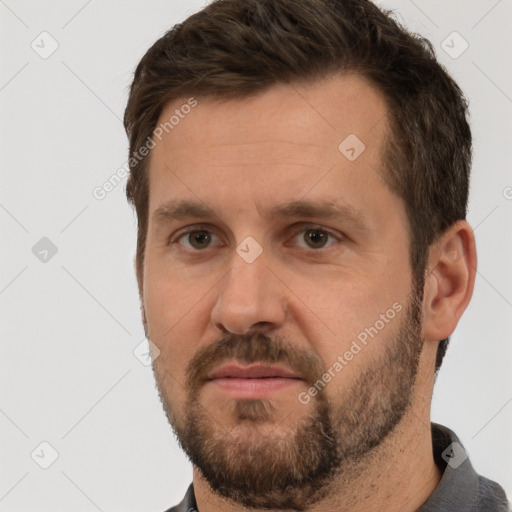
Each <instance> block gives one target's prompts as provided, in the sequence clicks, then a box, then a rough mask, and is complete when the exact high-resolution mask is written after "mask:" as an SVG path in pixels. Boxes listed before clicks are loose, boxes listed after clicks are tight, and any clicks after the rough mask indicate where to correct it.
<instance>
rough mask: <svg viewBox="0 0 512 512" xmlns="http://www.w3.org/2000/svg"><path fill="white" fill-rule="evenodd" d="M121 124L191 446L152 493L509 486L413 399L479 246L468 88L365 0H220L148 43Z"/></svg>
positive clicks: (296, 506)
mask: <svg viewBox="0 0 512 512" xmlns="http://www.w3.org/2000/svg"><path fill="white" fill-rule="evenodd" d="M125 126H126V129H127V133H128V134H129V138H130V156H131V159H130V177H129V181H128V185H127V195H128V198H129V200H130V201H131V202H132V203H133V204H134V205H135V208H136V211H137V216H138V229H139V231H138V242H137V255H136V271H137V278H138V284H139V291H140V298H141V309H142V314H143V322H144V328H145V331H146V335H147V337H148V339H149V340H150V341H151V347H152V350H153V354H154V361H153V370H154V373H155V378H156V382H157V386H158V390H159V393H160V397H161V400H162V403H163V406H164V409H165V412H166V414H167V417H168V419H169V422H170V424H171V426H172V428H173V429H174V431H175V433H176V435H177V437H178V440H179V442H180V444H181V446H182V447H183V449H184V451H185V452H186V453H187V455H188V457H189V458H190V460H191V462H192V464H193V467H194V470H193V471H194V472H193V484H192V485H191V486H190V488H189V490H188V492H187V494H186V496H185V498H184V500H183V501H182V503H181V504H180V505H178V506H177V507H174V508H171V509H170V511H188V510H198V511H199V512H212V511H223V512H231V511H244V510H290V511H291V510H297V511H324V510H326V511H327V510H329V511H332V510H336V511H362V510H364V511H368V510H379V511H397V510H400V511H415V510H421V511H422V512H425V511H441V510H442V511H466V510H467V511H469V510H471V511H491V510H492V511H505V510H507V509H508V508H507V507H508V506H507V500H506V497H505V494H504V492H503V489H502V488H501V487H500V486H499V485H498V484H496V483H494V482H491V481H490V480H488V479H485V478H483V477H481V476H478V475H477V474H476V473H475V471H474V469H473V468H472V466H471V463H470V461H469V459H468V458H467V454H466V453H465V451H464V448H463V447H462V445H461V443H460V442H459V440H458V438H457V437H456V435H455V434H454V433H453V432H452V431H451V430H449V429H447V428H446V427H443V426H441V425H437V424H432V423H431V421H430V403H431V398H432V390H433V386H434V380H435V375H436V372H437V370H438V369H439V367H440V365H441V362H442V359H443V356H444V353H445V350H446V346H447V343H448V338H449V336H450V335H451V334H452V332H453V331H454V329H455V327H456V325H457V322H458V320H459V318H460V317H461V315H462V313H463V311H464V310H465V308H466V307H467V305H468V303H469V301H470V299H471V295H472V292H473V285H474V279H475V272H476V251H475V239H474V236H473V232H472V229H471V227H470V226H469V224H468V223H467V222H466V220H465V218H466V207H467V195H468V182H469V170H470V160H471V134H470V129H469V126H468V123H467V120H466V103H465V100H464V98H463V95H462V93H461V91H460V89H459V88H458V86H457V85H456V84H455V83H454V82H453V80H452V79H451V78H450V77H449V76H448V75H447V73H446V72H445V70H444V69H443V68H442V67H441V66H440V65H439V64H438V63H437V62H436V60H435V57H434V55H433V52H432V50H431V48H430V46H429V45H428V43H427V42H426V41H424V40H422V39H420V38H418V37H417V36H413V35H411V34H409V33H407V32H406V31H405V30H404V29H403V28H402V27H400V26H398V25H397V24H396V22H395V21H393V19H392V18H390V17H389V16H388V14H386V13H383V12H381V11H380V10H379V9H378V8H377V7H376V6H375V5H373V4H372V3H370V2H369V1H365V0H357V1H356V0H347V1H341V0H279V1H276V0H243V1H242V0H220V1H216V2H213V3H212V4H210V5H209V6H207V7H206V8H204V9H203V10H202V11H201V12H199V13H196V14H194V15H192V16H190V17H189V18H188V19H187V20H186V21H185V22H183V23H182V24H180V25H177V26H176V27H174V28H173V29H172V30H171V31H170V32H168V33H167V34H166V35H164V36H163V37H162V38H161V39H160V40H159V41H157V42H156V43H155V45H153V47H152V48H150V49H149V50H148V52H147V53H146V55H145V56H144V58H143V59H142V61H141V62H140V64H139V66H138V67H137V70H136V72H135V77H134V81H133V84H132V88H131V92H130V98H129V102H128V106H127V109H126V113H125ZM156 349H158V351H157V350H156ZM157 353H158V354H159V355H158V357H157Z"/></svg>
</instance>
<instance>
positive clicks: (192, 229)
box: [169, 224, 220, 252]
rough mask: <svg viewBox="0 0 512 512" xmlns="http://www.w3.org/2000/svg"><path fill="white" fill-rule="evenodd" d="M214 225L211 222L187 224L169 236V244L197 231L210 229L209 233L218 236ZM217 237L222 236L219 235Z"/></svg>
mask: <svg viewBox="0 0 512 512" xmlns="http://www.w3.org/2000/svg"><path fill="white" fill-rule="evenodd" d="M213 227H214V226H212V225H211V224H193V225H190V226H186V227H184V228H183V229H180V230H178V231H177V232H176V233H173V234H172V235H171V236H170V237H169V244H172V243H176V242H178V241H179V240H181V238H183V237H184V236H185V235H188V234H190V233H194V232H195V231H208V233H211V234H212V235H214V236H217V235H216V234H215V233H214V231H213V230H212V228H213ZM217 238H220V237H219V236H217ZM197 252H200V251H197Z"/></svg>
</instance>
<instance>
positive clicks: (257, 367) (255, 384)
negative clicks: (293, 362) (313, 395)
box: [207, 363, 302, 400]
mask: <svg viewBox="0 0 512 512" xmlns="http://www.w3.org/2000/svg"><path fill="white" fill-rule="evenodd" d="M298 383H302V379H301V378H300V377H299V376H298V375H296V374H295V373H293V372H292V371H291V370H287V369H286V368H281V367H279V366H272V365H264V364H259V363H258V364H252V365H249V366H241V365H239V364H234V363H230V364H225V365H222V366H220V367H219V368H216V369H215V370H214V371H212V372H211V373H210V374H209V375H208V377H207V384H210V385H213V386H215V388H216V389H217V390H219V391H221V392H222V393H224V394H227V395H228V396H230V397H232V398H239V399H240V398H245V399H253V400H255V399H263V398H268V397H269V396H270V395H273V394H275V393H277V392H278V391H281V390H285V389H287V388H289V387H290V386H296V385H297V384H298Z"/></svg>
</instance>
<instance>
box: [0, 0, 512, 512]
mask: <svg viewBox="0 0 512 512" xmlns="http://www.w3.org/2000/svg"><path fill="white" fill-rule="evenodd" d="M380 3H381V4H382V5H385V6H387V7H393V8H396V13H397V14H396V15H397V17H399V18H400V20H401V21H402V22H403V23H404V24H406V25H407V26H409V27H410V28H411V29H412V30H414V31H416V32H420V33H422V34H423V35H425V36H427V37H428V38H429V39H430V40H431V41H432V43H433V44H434V46H435V48H436V51H437V53H438V55H439V58H440V60H441V62H442V63H443V64H445V65H446V66H447V67H448V69H449V70H450V72H451V73H452V74H453V75H454V77H455V78H456V80H457V81H458V82H459V84H460V85H461V87H462V88H463V90H464V91H465V93H466V94H467V96H468V98H469V100H470V109H471V116H472V128H473V133H474V166H473V177H472V188H471V200H470V211H469V217H468V220H469V221H470V223H471V224H472V226H473V228H474V229H475V235H476V239H477V244H478V256H479V269H478V275H477V279H476V286H475V292H474V296H473V300H472V302H471V304H470V306H469V308H468V310H467V311H466V313H465V314H464V316H463V318H462V320H461V322H460V324H459V326H458V328H457V330H456V332H455V334H454V336H453V338H452V341H451V344H450V348H449V351H448V354H447V356H446V359H445V362H444V365H443V368H442V370H441V373H440V376H439V379H438V382H437V384H436V387H435V392H434V402H433V413H432V419H433V420H434V421H438V422H440V423H443V424H445V425H447V426H448V427H450V428H452V429H453V430H455V432H456V433H457V434H458V435H459V437H460V438H461V440H462V442H463V443H464V445H465V447H466V449H467V450H468V452H469V455H470V457H471V460H472V462H473V465H474V466H475V468H476V469H477V471H479V472H480V473H481V474H483V475H485V476H487V477H489V478H492V479H495V480H496V481H498V482H499V483H501V484H502V485H503V486H504V487H505V489H506V491H507V493H508V495H509V496H512V471H511V467H510V461H511V459H512V440H511V437H510V433H511V425H512V403H511V402H512V379H511V377H510V365H511V360H512V348H511V343H510V341H511V340H512V321H511V319H512V314H511V313H512V276H511V262H512V236H511V234H512V230H511V224H512V199H511V198H512V174H511V171H510V161H511V141H510V132H511V130H510V128H511V119H512V116H511V114H512V99H511V96H512V76H511V71H510V69H511V68H510V65H509V64H510V62H511V61H512V44H511V43H512V36H511V30H510V27H511V22H512V2H511V1H510V0H501V1H496V0H492V1H491V0H478V1H477V0H472V1H468V0H459V1H455V0H450V2H446V1H444V0H443V1H441V0H436V1H433V0H428V1H427V0H415V1H412V0H401V1H399V0H395V1H386V2H380ZM203 4H204V2H202V1H197V0H187V1H186V2H185V1H181V0H180V1H164V0H150V1H144V2H143V1H138V2H135V1H126V0H125V1H121V0H110V1H108V2H105V1H100V0H89V1H85V0H70V1H67V2H64V1H62V2H57V1H53V2H51V1H43V0H30V1H29V0H0V20H1V21H0V23H1V28H0V38H1V46H0V48H1V50H0V55H1V66H0V101H1V128H0V130H1V131H0V137H1V148H2V153H1V164H2V165H1V172H2V176H1V187H0V226H1V234H2V249H1V251H0V254H1V262H0V269H1V271H0V303H1V308H2V309H1V311H2V313H1V320H0V328H1V353H0V432H1V435H0V449H1V452H0V461H1V462H0V511H9V512H21V511H25V512H28V511H31V512H35V511H43V510H72V511H73V512H93V511H95V510H100V511H104V512H107V511H112V512H114V511H125V512H127V511H142V510H146V511H155V512H161V511H163V510H164V509H166V508H167V507H169V506H171V505H172V504H174V503H176V502H178V501H180V500H181V498H182V496H183V494H184V492H185V490H186V488H187V486H188V484H189V483H190V481H191V475H192V473H191V468H190V465H189V463H188V462H187V461H186V459H185V457H184V455H183V454H182V453H181V451H180V450H179V448H178V447H177V444H176V442H175V440H174V438H173V436H172V433H171V430H170V427H169V426H168V424H167V420H166V418H165V416H164V414H163V412H162V409H161V405H160V402H159V400H158V395H157V392H156V390H155V387H154V381H153V376H152V373H151V367H150V366H146V365H144V364H143V362H144V361H145V362H146V363H147V360H144V357H143V356H140V354H143V353H144V332H143V329H142V325H141V321H140V314H139V304H138V295H137V288H136V281H135V276H134V272H133V257H134V253H135V240H136V230H135V217H134V215H133V213H132V211H131V209H130V208H129V207H128V205H127V203H126V200H125V196H124V182H123V183H121V184H120V185H118V186H117V187H116V188H115V189H114V190H112V191H111V192H110V193H108V194H107V195H106V197H105V198H104V199H103V200H98V199H96V198H95V197H94V195H93V191H94V189H95V187H98V186H101V185H102V184H103V183H104V182H105V181H106V180H108V179H109V177H110V176H111V175H113V174H115V173H116V171H117V170H118V169H119V168H120V167H122V166H123V165H124V164H125V162H126V159H127V141H126V137H125V134H124V131H123V127H122V122H121V119H122V115H123V111H124V107H125V104H126V99H127V87H128V86H129V84H130V82H131V77H132V73H133V70H134V68H135V66H136V64H137V62H138V61H139V59H140V58H141V57H142V55H143V54H144V52H145V51H146V49H147V48H148V47H149V46H150V45H151V44H152V43H153V42H154V41H155V40H156V39H157V38H158V37H160V36H161V35H163V33H164V32H165V31H166V30H167V29H169V28H170V27H171V26H172V25H174V24H175V23H177V22H179V21H181V20H182V19H183V18H185V17H186V16H188V15H189V14H191V13H192V12H194V11H196V10H197V9H199V8H200V7H202V5H203ZM454 31H455V32H457V33H458V34H459V35H457V34H453V32H454ZM43 32H46V33H47V34H42V35H41V33H43ZM443 41H444V42H443ZM466 44H467V45H468V47H467V49H466V50H465V51H464V52H463V53H461V52H462V50H464V48H465V46H466ZM56 45H58V47H57V48H56V49H55V51H54V52H53V53H51V51H52V50H53V47H54V46H56ZM49 53H51V55H49ZM459 54H460V55H459ZM43 57H44V58H43ZM42 238H46V239H43V240H42V241H41V239H42ZM34 246H35V249H34ZM55 250H57V252H56V253H55V254H53V253H54V252H55ZM141 343H142V345H141ZM134 351H135V354H134ZM136 354H138V355H139V356H140V357H141V359H142V361H143V362H141V360H140V359H138V358H137V357H136ZM43 442H44V443H45V444H41V443H43ZM46 443H48V444H46ZM55 457H57V458H56V459H55ZM53 459H55V460H53ZM52 462H53V463H52ZM50 463H52V464H51V465H50V466H49V467H48V468H47V469H43V468H42V467H41V465H42V466H44V465H48V464H50Z"/></svg>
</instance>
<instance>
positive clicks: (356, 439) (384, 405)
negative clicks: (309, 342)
mask: <svg viewBox="0 0 512 512" xmlns="http://www.w3.org/2000/svg"><path fill="white" fill-rule="evenodd" d="M422 295H423V287H421V289H418V288H415V289H413V293H412V294H411V300H410V302H409V304H408V305H407V307H406V308H405V314H404V318H403V319H401V321H400V325H399V328H398V331H397V334H396V336H395V338H394V339H393V340H386V339H383V338H382V334H381V335H380V336H379V337H378V338H381V340H382V342H386V344H387V346H386V349H385V351H384V353H383V354H382V355H381V356H379V358H378V359H371V358H370V360H371V363H369V364H368V366H367V367H365V368H364V370H362V372H361V373H359V374H358V375H357V377H356V378H355V379H354V381H353V382H352V383H351V384H350V385H349V386H347V388H346V389H342V390H340V391H338V392H337V393H336V394H335V395H334V394H333V397H329V395H327V394H326V392H325V390H322V391H319V392H318V393H317V394H316V395H315V396H314V397H311V398H312V399H311V402H310V403H309V410H308V411H307V414H304V415H301V417H300V419H299V420H297V421H295V422H294V423H293V425H292V426H290V427H289V428H287V429H284V428H279V427H280V426H281V425H280V423H279V422H277V421H276V417H277V416H278V412H279V411H278V410H277V407H276V403H275V402H274V401H273V400H272V399H258V400H242V399H240V400H234V399H232V400H230V401H229V404H230V405H229V406H230V408H231V409H230V413H231V416H232V417H233V418H235V422H234V423H233V424H231V425H230V426H229V427H227V426H222V425H220V424H219V423H218V422H217V421H216V420H214V419H213V415H212V414H210V413H209V412H208V410H207V409H206V407H205V406H204V405H202V404H201V402H200V396H199V395H200V391H201V389H202V387H203V385H204V383H205V381H206V375H207V374H208V372H210V371H211V370H212V369H213V368H215V367H217V366H218V365H219V364H222V363H223V362H225V361H227V360H236V361H238V362H242V363H253V362H261V363H267V364H273V363H274V364H276V363H278V364H284V365H286V366H287V367H288V368H290V369H291V370H293V371H295V372H296V373H297V374H298V375H300V376H301V378H302V379H303V380H304V381H305V382H306V384H307V385H308V387H309V386H313V385H314V383H315V382H316V381H317V380H318V379H319V378H321V376H322V374H324V373H325V371H326V367H325V365H324V363H323V361H322V360H321V359H320V358H319V356H318V355H316V354H315V353H313V352H312V351H307V350H302V349H299V348H298V347H294V346H293V344H287V343H285V342H284V341H283V340H282V339H278V338H272V337H269V336H267V335H265V334H263V333H261V332H257V333H254V334H252V335H247V336H244V335H227V336H225V337H224V338H222V339H221V340H219V341H218V342H217V343H214V344H211V345H209V346H206V347H204V348H203V349H201V350H199V351H198V352H197V353H196V355H195V356H194V357H193V358H192V359H191V361H190V363H189V365H188V368H187V382H186V389H187V400H186V405H185V408H184V409H183V410H182V411H180V412H179V413H178V411H176V410H175V407H174V406H173V400H172V396H171V393H170V391H169V390H167V391H166V388H165V385H164V382H165V380H166V379H165V378H164V373H165V370H164V369H162V370H161V372H162V373H161V374H160V375H159V373H160V370H159V367H160V365H161V364H162V362H161V361H159V362H158V365H157V364H156V363H155V362H154V363H153V370H154V372H155V377H156V383H157V387H158V390H159V394H160V400H161V401H162V404H163V407H164V410H165V413H166V415H167V418H168V420H169V422H170V424H171V426H172V428H173V430H174V433H175V434H176V437H177V439H178V441H179V443H180V445H181V447H182V449H183V450H184V452H185V453H186V454H187V456H188V457H189V459H190V460H191V462H192V464H193V465H194V466H195V467H196V468H197V469H198V470H199V471H200V473H201V474H202V476H203V478H204V479H205V480H206V482H207V483H208V485H209V486H210V487H211V489H212V490H213V491H214V492H216V493H217V494H218V495H220V496H222V497H224V498H226V499H228V500H230V501H232V502H233V503H236V504H238V505H242V506H244V507H247V508H256V509H273V510H296V511H301V510H306V509H307V508H308V507H310V506H311V505H312V504H314V503H317V502H318V501H319V500H321V499H322V498H324V497H325V496H328V495H329V493H332V492H333V490H332V489H331V487H332V486H333V485H336V486H338V487H337V489H338V492H339V490H340V489H341V487H339V486H340V485H342V484H344V483H346V484H347V485H348V484H349V483H351V482H352V483H353V481H354V479H355V477H356V476H357V475H358V474H359V473H360V472H361V470H362V468H364V467H368V465H369V462H370V461H371V460H372V457H373V455H374V453H375V450H374V449H375V448H376V447H378V446H379V445H380V444H381V443H382V442H383V441H384V440H385V439H386V438H387V437H388V436H389V435H390V433H391V432H392V431H393V430H394V429H395V427H396V426H397V425H398V424H399V423H400V421H401V420H402V418H403V417H404V415H405V413H406V412H407V410H408V408H409V406H410V404H411V401H412V396H413V389H414V383H415V380H416V375H417V371H418V365H419V358H420V355H421V351H422V348H423V340H422V335H421V331H422V316H421V315H422V307H421V302H422ZM397 320H398V318H397ZM391 341H392V342H391ZM371 343H379V341H378V339H375V340H373V341H371V342H370V343H369V346H367V347H365V348H363V349H362V350H371ZM302 407H304V405H302ZM285 419H286V418H284V420H285ZM284 420H282V422H284Z"/></svg>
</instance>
